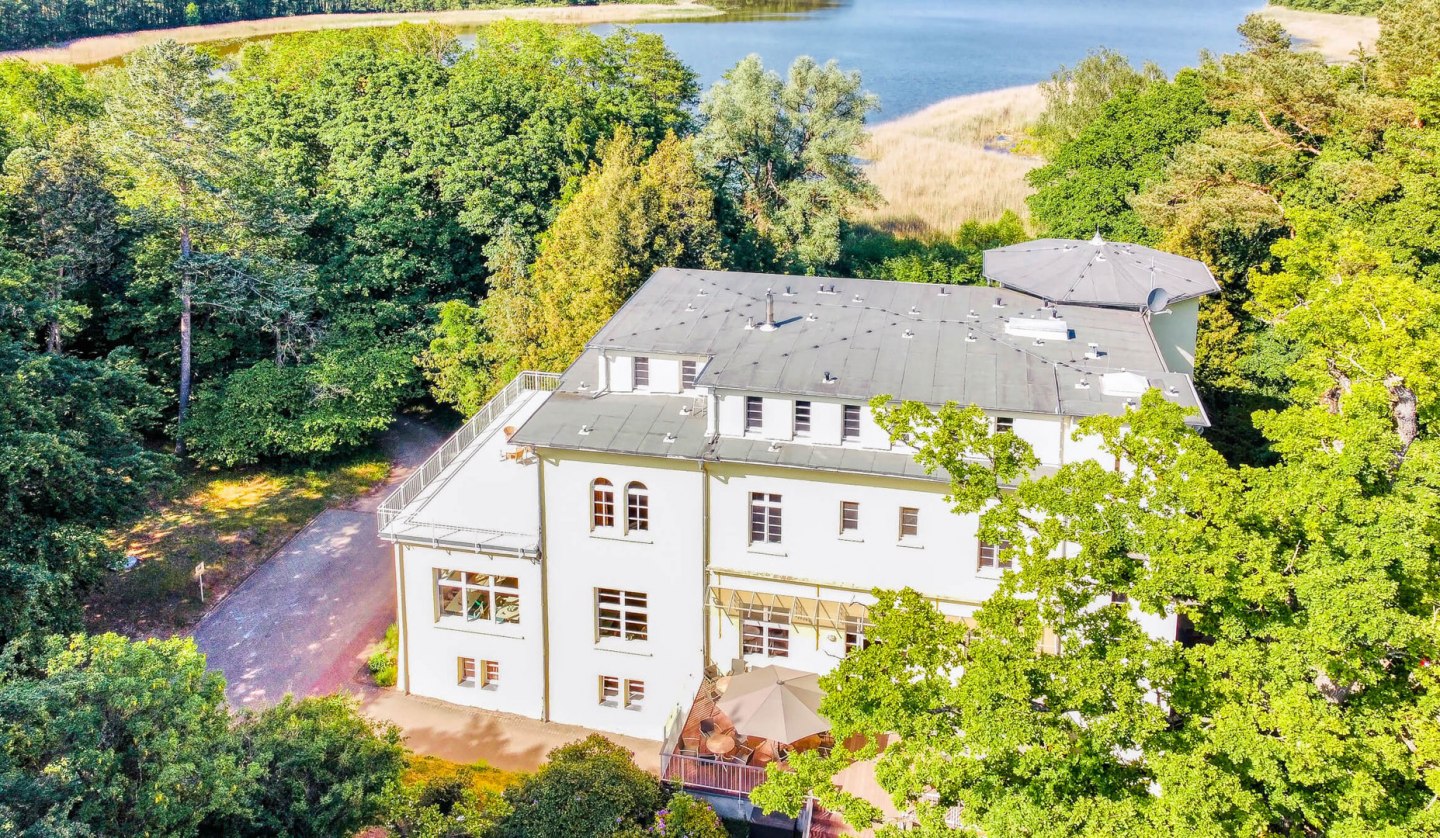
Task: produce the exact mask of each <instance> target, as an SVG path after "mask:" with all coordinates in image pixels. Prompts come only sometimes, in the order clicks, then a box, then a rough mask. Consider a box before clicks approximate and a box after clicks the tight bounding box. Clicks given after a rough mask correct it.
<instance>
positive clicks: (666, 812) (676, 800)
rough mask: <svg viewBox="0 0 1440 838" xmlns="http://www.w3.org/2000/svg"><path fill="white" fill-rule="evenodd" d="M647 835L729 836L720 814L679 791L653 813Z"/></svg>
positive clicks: (678, 837)
mask: <svg viewBox="0 0 1440 838" xmlns="http://www.w3.org/2000/svg"><path fill="white" fill-rule="evenodd" d="M648 834H649V835H654V836H662V835H663V836H664V838H729V832H728V831H727V830H726V829H725V824H723V823H721V822H720V816H719V815H717V814H715V810H714V809H711V808H710V804H708V803H706V802H705V801H703V800H699V799H697V798H694V797H691V796H690V795H688V794H685V793H684V792H680V793H679V794H677V795H675V796H674V797H672V798H670V803H669V804H667V805H666V807H665V808H664V809H661V810H660V811H659V812H657V813H656V815H655V823H654V824H652V825H651V826H650V829H649V832H648Z"/></svg>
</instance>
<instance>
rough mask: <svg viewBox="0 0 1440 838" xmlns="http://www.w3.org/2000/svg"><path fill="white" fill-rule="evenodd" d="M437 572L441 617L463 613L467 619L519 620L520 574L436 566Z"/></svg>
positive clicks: (462, 615) (457, 615)
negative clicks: (505, 574) (509, 574)
mask: <svg viewBox="0 0 1440 838" xmlns="http://www.w3.org/2000/svg"><path fill="white" fill-rule="evenodd" d="M435 573H436V577H435V579H436V581H435V585H436V594H437V595H438V598H439V602H440V616H441V617H463V618H464V619H465V621H467V622H475V621H477V620H489V621H493V622H496V623H518V622H520V580H519V579H518V578H516V577H514V576H491V575H489V574H485V573H465V572H463V571H459V570H437V571H436V572H435Z"/></svg>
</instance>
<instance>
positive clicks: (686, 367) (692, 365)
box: [680, 361, 700, 390]
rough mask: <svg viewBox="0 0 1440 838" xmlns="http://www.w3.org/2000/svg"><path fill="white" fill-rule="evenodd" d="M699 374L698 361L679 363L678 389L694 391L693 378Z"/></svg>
mask: <svg viewBox="0 0 1440 838" xmlns="http://www.w3.org/2000/svg"><path fill="white" fill-rule="evenodd" d="M699 374H700V362H699V361H681V362H680V387H681V388H682V389H685V390H693V389H695V377H696V376H698V375H699Z"/></svg>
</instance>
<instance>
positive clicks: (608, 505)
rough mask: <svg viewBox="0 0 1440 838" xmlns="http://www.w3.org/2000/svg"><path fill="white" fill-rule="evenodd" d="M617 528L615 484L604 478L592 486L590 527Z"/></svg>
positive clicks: (598, 479)
mask: <svg viewBox="0 0 1440 838" xmlns="http://www.w3.org/2000/svg"><path fill="white" fill-rule="evenodd" d="M614 526H615V484H613V483H611V482H610V481H609V480H606V479H605V478H603V477H597V478H595V481H594V482H593V483H591V484H590V527H591V529H601V528H605V527H614Z"/></svg>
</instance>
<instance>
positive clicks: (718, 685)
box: [715, 675, 730, 695]
mask: <svg viewBox="0 0 1440 838" xmlns="http://www.w3.org/2000/svg"><path fill="white" fill-rule="evenodd" d="M728 689H730V676H729V675H725V676H723V677H720V678H716V679H715V693H716V694H717V695H724V694H725V691H726V690H728Z"/></svg>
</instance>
